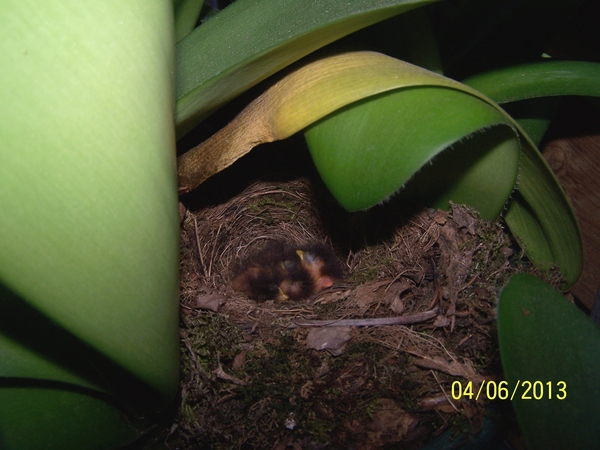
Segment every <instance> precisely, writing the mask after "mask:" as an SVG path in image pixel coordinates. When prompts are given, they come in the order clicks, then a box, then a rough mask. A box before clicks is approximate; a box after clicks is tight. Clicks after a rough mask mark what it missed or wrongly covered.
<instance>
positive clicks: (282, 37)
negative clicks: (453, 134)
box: [176, 0, 433, 136]
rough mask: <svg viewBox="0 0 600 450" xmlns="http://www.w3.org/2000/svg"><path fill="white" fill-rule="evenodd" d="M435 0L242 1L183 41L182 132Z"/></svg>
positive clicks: (178, 52)
mask: <svg viewBox="0 0 600 450" xmlns="http://www.w3.org/2000/svg"><path fill="white" fill-rule="evenodd" d="M432 1H433V0H378V1H372V0H356V1H353V2H346V1H341V0H330V1H328V2H313V1H308V0H237V1H236V2H235V3H233V4H232V5H231V6H229V7H228V8H226V9H224V10H223V11H222V12H220V13H219V14H218V15H217V16H215V17H214V18H212V19H211V20H209V21H208V22H206V23H204V24H203V25H202V26H200V27H198V28H196V29H195V30H194V31H193V32H192V33H190V35H189V36H187V37H186V38H185V39H183V40H181V41H180V42H178V43H177V47H176V63H177V67H176V73H177V84H176V86H177V113H176V123H177V130H178V135H179V136H182V135H184V134H185V133H187V132H188V131H189V130H191V129H192V128H193V127H194V126H195V125H197V124H198V123H199V122H200V121H202V120H203V119H204V118H205V117H207V116H208V115H209V114H211V113H212V112H214V111H215V110H216V109H218V108H219V107H220V106H222V105H224V104H225V103H227V102H228V101H229V100H231V99H232V98H234V97H236V96H237V95H239V94H240V93H242V92H244V91H245V90H247V89H248V88H250V87H252V86H254V85H255V84H257V83H258V82H259V81H261V80H264V79H265V78H267V77H268V76H270V75H272V74H274V73H276V72H277V71H279V70H281V69H282V68H284V67H286V66H288V65H289V64H291V63H292V62H294V61H297V60H298V59H300V58H302V57H303V56H306V55H308V54H309V53H311V52H313V51H315V50H317V49H319V48H321V47H323V46H325V45H327V44H329V43H331V42H333V41H335V40H337V39H339V38H341V37H343V36H345V35H347V34H350V33H352V32H353V31H356V30H358V29H360V28H363V27H366V26H368V25H371V24H373V23H376V22H379V21H381V20H383V19H386V18H388V17H391V16H394V15H396V14H400V13H402V12H405V11H409V10H411V9H414V8H416V7H418V6H422V5H425V4H428V3H431V2H432Z"/></svg>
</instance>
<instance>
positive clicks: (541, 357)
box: [498, 274, 600, 449]
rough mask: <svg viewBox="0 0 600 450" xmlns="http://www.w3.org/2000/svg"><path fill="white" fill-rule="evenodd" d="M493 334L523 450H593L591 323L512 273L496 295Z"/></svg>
mask: <svg viewBox="0 0 600 450" xmlns="http://www.w3.org/2000/svg"><path fill="white" fill-rule="evenodd" d="M498 336H499V343H500V354H501V357H502V365H503V367H504V374H505V376H506V379H507V381H508V384H509V387H510V390H511V392H512V390H513V389H515V387H516V386H517V383H519V386H520V387H519V388H518V389H517V390H516V395H515V398H514V399H513V402H512V403H513V407H514V409H515V412H516V414H517V418H518V420H519V423H520V425H521V429H522V431H523V434H524V435H525V438H526V440H527V443H528V446H529V448H530V449H548V448H578V449H592V448H597V446H598V442H600V428H599V427H598V414H599V413H600V406H599V405H600V389H599V388H598V386H597V377H598V374H599V373H600V329H599V328H598V326H597V325H595V324H594V323H593V322H592V321H591V320H590V319H589V318H588V317H586V316H585V315H584V314H583V313H582V312H581V311H579V310H578V309H577V308H576V307H575V306H574V305H573V304H571V303H570V302H569V301H568V300H567V299H566V298H564V297H563V296H562V295H560V293H559V292H557V291H555V290H554V289H552V288H551V287H550V286H548V285H547V284H546V283H544V282H543V281H541V280H539V279H537V278H535V277H532V276H530V275H525V274H519V275H515V276H513V277H512V278H511V280H510V282H509V283H508V285H507V286H506V287H505V288H504V289H503V290H502V292H501V294H500V300H499V303H498ZM524 382H530V383H531V384H532V389H531V390H529V391H528V394H529V396H530V397H531V399H526V398H524V397H523V395H524V394H525V391H526V388H527V385H526V384H525V385H524ZM560 382H564V383H565V384H564V388H565V392H566V398H565V399H563V400H561V399H559V396H562V391H560V388H561V387H563V385H562V384H560V385H559V383H560ZM534 383H535V386H534ZM548 383H550V384H548ZM550 389H551V390H550ZM536 393H537V394H536ZM535 395H537V396H538V397H539V400H538V399H536V398H535V397H534V396H535Z"/></svg>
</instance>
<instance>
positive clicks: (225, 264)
mask: <svg viewBox="0 0 600 450" xmlns="http://www.w3.org/2000/svg"><path fill="white" fill-rule="evenodd" d="M316 197H318V196H315V195H314V194H313V190H312V187H311V182H310V181H309V180H307V179H305V178H300V179H295V180H292V181H285V182H268V181H261V182H256V183H255V184H253V185H251V186H250V187H248V188H247V189H245V190H244V191H243V192H242V193H240V194H239V195H237V196H235V197H233V198H231V199H229V200H227V201H225V202H224V203H222V204H219V205H216V206H210V207H204V208H201V209H199V210H197V211H189V210H185V209H182V210H181V220H182V224H181V292H180V299H181V311H182V314H181V344H182V345H181V357H182V380H181V405H180V407H179V412H178V416H177V421H176V424H175V425H173V426H172V427H171V429H170V432H169V438H168V439H167V443H168V446H171V448H206V446H207V445H208V446H209V447H210V448H277V449H284V448H326V447H327V448H361V449H374V448H382V447H384V446H386V445H390V444H392V443H402V445H405V446H407V448H418V447H419V446H420V445H422V444H424V443H425V442H427V441H430V440H432V439H434V438H435V437H436V436H437V435H439V434H441V433H456V432H458V431H462V432H465V431H467V432H468V431H469V430H470V431H477V430H479V429H480V427H481V425H482V420H483V413H484V405H485V404H486V399H485V398H484V396H481V397H480V398H479V399H478V400H477V401H476V400H475V399H466V398H462V399H454V398H453V397H452V392H453V389H452V388H453V383H454V386H456V384H455V383H457V382H458V383H460V385H461V386H462V387H465V386H467V385H468V384H469V383H472V386H474V387H476V386H478V385H479V384H480V383H481V382H482V380H486V379H488V380H489V379H497V378H498V377H499V376H500V373H501V370H500V366H499V361H498V353H497V343H496V331H495V328H494V327H495V304H496V299H497V294H498V290H499V289H500V288H501V287H502V286H503V285H504V284H505V283H506V281H507V278H508V276H510V275H511V274H512V273H514V272H515V271H516V266H518V265H519V261H520V259H519V258H518V257H517V255H513V252H512V250H511V245H510V240H509V237H508V236H507V234H506V233H505V230H504V229H503V227H502V225H501V224H500V223H499V222H486V221H482V220H480V219H479V218H478V217H477V214H476V213H475V212H474V211H472V210H470V209H468V208H465V207H463V206H457V205H452V207H451V209H450V211H448V212H445V211H434V210H430V209H426V210H422V211H420V212H418V213H416V214H413V215H411V216H410V217H404V218H400V219H399V218H397V217H396V216H395V215H394V214H393V213H391V212H390V211H392V209H393V208H395V206H394V205H392V204H388V205H384V206H382V207H378V208H376V209H375V210H374V211H373V212H371V213H366V214H365V213H362V214H348V213H343V212H341V211H339V210H335V211H334V213H331V211H330V209H331V208H337V207H336V206H331V205H329V206H328V205H326V206H325V207H323V204H322V202H321V203H318V202H317V200H316ZM390 216H393V218H392V222H394V223H392V224H391V225H390V226H387V225H386V226H383V224H382V221H383V219H382V218H384V217H390ZM382 229H385V232H382V233H379V230H382ZM374 230H375V231H376V232H374ZM378 233H379V234H378ZM272 240H278V241H282V242H287V243H293V244H302V243H323V244H326V245H327V246H330V247H331V248H333V250H334V252H335V253H336V255H337V257H338V258H339V259H340V262H341V264H342V265H343V266H344V269H345V274H346V276H345V278H344V279H342V280H340V281H338V282H337V283H335V284H334V285H333V286H332V287H330V288H328V289H325V290H323V291H321V292H318V293H316V294H315V295H313V296H312V297H310V298H309V299H308V300H304V301H290V302H276V301H272V300H270V301H269V300H268V301H265V302H257V301H255V300H252V299H250V298H248V297H246V296H245V295H243V294H240V293H238V292H235V291H234V290H233V289H232V285H231V283H232V277H233V275H234V268H235V267H236V266H239V264H240V263H241V262H242V261H243V260H244V258H246V257H247V256H248V255H249V254H251V253H252V252H253V251H255V250H256V249H257V248H260V247H261V246H262V245H264V244H265V243H266V242H267V241H272ZM515 261H517V263H515Z"/></svg>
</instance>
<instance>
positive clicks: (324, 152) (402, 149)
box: [306, 86, 519, 219]
mask: <svg viewBox="0 0 600 450" xmlns="http://www.w3.org/2000/svg"><path fill="white" fill-rule="evenodd" d="M498 125H504V126H503V127H502V128H503V129H504V130H505V131H504V132H503V131H502V130H496V132H495V133H491V132H490V133H489V134H488V135H487V136H485V137H484V136H477V138H476V140H475V141H474V142H475V143H476V145H472V144H473V143H474V142H472V141H470V140H469V139H466V138H468V137H470V136H471V135H472V134H473V133H477V132H480V131H481V130H486V129H488V128H490V127H496V126H498ZM511 127H512V124H511V122H510V120H509V119H507V117H506V116H504V115H503V114H502V113H501V112H500V111H498V110H497V109H496V108H494V107H492V106H490V105H489V104H488V103H486V102H483V101H481V100H480V99H478V98H477V97H474V96H472V95H470V94H467V93H464V92H461V91H459V90H454V89H448V88H444V87H431V86H423V87H419V88H412V89H401V90H398V91H394V92H392V93H388V94H384V95H380V96H377V97H371V98H369V99H367V100H365V101H363V102H361V103H360V104H357V103H354V104H352V105H349V106H348V107H346V108H343V109H341V110H339V111H337V112H336V113H334V114H331V115H329V116H328V117H327V118H325V119H323V120H322V121H321V122H319V123H317V124H315V125H313V126H311V127H310V128H309V129H308V130H307V132H306V140H307V142H308V145H309V148H310V149H311V154H312V156H313V160H314V161H315V164H316V166H317V169H318V170H319V173H320V174H321V176H322V178H323V180H324V181H325V184H326V185H327V186H328V187H329V189H330V190H331V192H332V193H333V194H334V196H335V197H336V198H337V199H338V201H339V202H340V203H341V204H342V205H344V207H345V208H346V209H348V210H350V211H356V210H361V209H366V208H369V207H371V206H373V205H375V204H377V203H380V202H381V201H382V200H384V199H385V198H387V197H389V196H391V195H392V194H394V193H395V192H396V191H397V190H398V189H399V188H400V187H402V186H403V185H405V184H406V183H407V182H408V181H409V180H410V179H411V178H412V177H413V176H415V174H417V172H418V171H419V170H421V168H422V167H423V166H424V165H425V164H426V163H427V162H428V161H432V163H433V165H436V163H438V162H437V161H436V160H434V159H433V158H434V157H436V155H438V154H439V153H440V152H442V151H443V150H445V149H446V148H448V147H454V148H453V149H452V150H451V156H450V157H449V158H446V157H445V156H443V157H444V158H445V159H444V162H443V164H442V166H443V170H441V171H440V173H438V174H437V175H436V176H435V177H433V176H430V174H427V176H422V177H420V178H419V182H418V183H411V185H410V187H411V193H412V194H414V195H417V196H420V197H423V198H427V199H428V200H433V204H434V205H435V206H447V204H448V200H453V201H455V202H462V203H469V204H471V205H472V206H474V207H477V208H478V209H479V211H480V213H481V214H482V215H483V216H484V217H487V218H490V219H491V218H494V217H496V216H497V215H498V214H499V213H500V211H501V210H502V208H503V207H504V205H505V204H506V201H507V199H508V197H509V196H510V193H511V192H512V190H513V187H514V184H515V181H516V176H517V169H518V162H519V141H518V138H517V134H516V132H515V131H513V130H512V128H511ZM482 138H483V139H482ZM463 139H466V140H465V141H464V143H460V142H459V141H461V140H463ZM461 147H464V148H461ZM467 148H468V149H469V150H471V151H466V149H467ZM466 160H467V161H468V162H469V165H468V166H467V167H465V165H464V162H465V161H466ZM417 176H418V175H417ZM457 180H458V181H457ZM415 184H417V185H415Z"/></svg>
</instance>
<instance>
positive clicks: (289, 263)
mask: <svg viewBox="0 0 600 450" xmlns="http://www.w3.org/2000/svg"><path fill="white" fill-rule="evenodd" d="M294 265H295V263H294V261H292V260H291V259H287V260H285V261H284V262H283V268H284V269H286V270H292V269H293V268H294Z"/></svg>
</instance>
